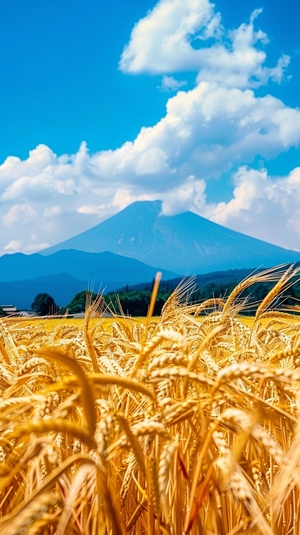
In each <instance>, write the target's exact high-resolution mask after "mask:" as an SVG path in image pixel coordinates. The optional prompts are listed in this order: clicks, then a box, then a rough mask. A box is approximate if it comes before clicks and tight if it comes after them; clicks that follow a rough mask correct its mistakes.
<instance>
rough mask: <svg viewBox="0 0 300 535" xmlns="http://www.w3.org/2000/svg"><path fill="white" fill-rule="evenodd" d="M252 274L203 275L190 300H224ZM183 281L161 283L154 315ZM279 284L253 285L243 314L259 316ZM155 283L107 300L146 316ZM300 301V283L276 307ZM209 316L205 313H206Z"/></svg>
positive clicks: (127, 289) (113, 305) (245, 295)
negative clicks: (213, 298) (256, 314)
mask: <svg viewBox="0 0 300 535" xmlns="http://www.w3.org/2000/svg"><path fill="white" fill-rule="evenodd" d="M249 274H250V270H229V271H224V272H217V273H209V274H207V275H199V276H197V277H196V278H195V290H194V291H193V292H192V294H191V297H190V301H191V302H194V303H201V302H203V301H205V300H206V299H210V298H212V297H216V298H219V297H221V298H222V297H223V298H225V299H226V297H228V295H229V294H230V293H231V291H232V290H233V289H234V288H235V287H236V285H237V284H238V283H239V282H240V281H241V280H243V279H244V278H246V277H247V276H248V275H249ZM180 281H181V279H173V280H168V281H161V284H160V288H159V293H158V297H157V301H156V305H155V309H154V315H159V314H160V312H161V309H162V307H163V305H164V303H165V302H166V300H167V299H168V297H169V296H170V295H171V294H172V292H173V291H174V290H175V288H176V286H178V284H179V283H180ZM274 284H275V283H271V282H270V283H257V284H253V285H251V287H250V288H248V289H247V290H246V291H244V292H243V293H242V294H241V295H240V299H245V298H246V299H247V307H246V308H244V310H243V314H245V313H248V314H249V315H252V314H255V311H256V308H257V305H258V303H260V302H261V301H262V300H263V299H264V297H265V296H266V295H267V294H268V293H269V291H270V290H271V289H272V288H273V286H274ZM152 285H153V282H152V283H147V284H144V285H142V284H139V285H137V286H132V287H129V286H128V285H127V286H126V287H125V288H122V289H120V290H119V291H117V292H110V293H108V294H107V295H106V296H104V299H105V301H106V303H107V304H108V305H109V306H110V307H111V308H112V310H114V311H115V312H117V313H119V312H120V310H119V302H120V303H121V307H122V310H123V312H124V313H125V314H129V315H131V316H145V315H146V314H147V310H148V305H149V302H150V297H151V291H152ZM299 302H300V282H296V280H295V284H294V285H293V286H292V287H291V288H288V289H287V290H285V291H284V292H283V294H282V295H281V296H279V297H277V298H276V302H275V303H273V306H276V307H277V308H281V309H285V308H286V306H287V305H288V306H291V305H299ZM204 313H205V312H204Z"/></svg>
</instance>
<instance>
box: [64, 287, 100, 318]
mask: <svg viewBox="0 0 300 535" xmlns="http://www.w3.org/2000/svg"><path fill="white" fill-rule="evenodd" d="M96 298H97V294H94V293H92V292H89V291H86V290H83V292H79V293H77V294H76V295H75V297H73V299H72V301H71V303H69V304H68V306H67V309H68V311H69V314H79V313H81V312H85V308H86V303H87V300H88V301H90V302H92V301H94V300H95V299H96Z"/></svg>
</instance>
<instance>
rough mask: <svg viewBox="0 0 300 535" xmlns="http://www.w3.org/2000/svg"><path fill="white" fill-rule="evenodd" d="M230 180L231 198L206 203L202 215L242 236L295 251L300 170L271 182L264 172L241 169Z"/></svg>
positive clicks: (299, 232) (299, 218)
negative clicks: (231, 180) (232, 184)
mask: <svg viewBox="0 0 300 535" xmlns="http://www.w3.org/2000/svg"><path fill="white" fill-rule="evenodd" d="M233 180H234V183H235V187H234V190H233V195H232V198H231V199H230V200H229V201H228V202H219V203H210V204H207V205H206V206H205V209H204V210H203V212H204V213H205V215H206V216H207V217H208V218H209V219H212V220H213V221H215V222H216V223H219V224H221V225H225V226H228V227H230V228H233V229H234V230H237V231H239V232H242V233H244V234H249V235H252V236H254V237H257V238H260V239H262V240H265V241H268V242H271V243H274V242H275V243H277V244H278V245H280V246H281V247H285V248H290V249H296V250H299V249H300V247H299V243H300V224H299V223H300V168H299V167H298V168H295V169H293V170H292V171H291V172H290V173H289V174H288V175H287V176H286V177H277V178H276V179H274V178H272V177H270V176H269V175H268V173H267V171H266V169H260V170H256V169H250V168H248V167H246V166H242V167H240V168H239V169H238V171H237V172H236V173H235V175H234V177H233Z"/></svg>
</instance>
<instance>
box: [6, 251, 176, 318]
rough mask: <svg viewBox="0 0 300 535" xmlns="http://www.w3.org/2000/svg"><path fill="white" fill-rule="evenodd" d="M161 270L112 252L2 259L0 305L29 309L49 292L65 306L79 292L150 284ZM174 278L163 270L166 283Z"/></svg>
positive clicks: (22, 255)
mask: <svg viewBox="0 0 300 535" xmlns="http://www.w3.org/2000/svg"><path fill="white" fill-rule="evenodd" d="M159 270H160V268H155V267H151V266H148V265H146V264H144V263H143V262H139V261H138V260H134V259H132V258H125V257H122V256H119V255H115V254H113V253H109V252H105V253H86V252H82V251H74V250H66V251H58V252H57V253H54V254H52V255H49V256H42V255H40V254H33V255H24V254H22V253H17V254H11V255H4V256H1V257H0V304H1V303H2V304H4V303H5V302H11V303H13V304H14V305H17V306H18V307H19V308H30V306H31V303H32V301H33V299H34V297H35V295H36V294H37V293H40V292H47V293H50V295H52V296H53V297H54V298H55V300H56V302H57V304H58V305H60V306H65V305H67V304H68V303H69V302H70V300H71V299H72V298H73V297H74V294H75V293H77V292H79V291H82V290H87V289H92V290H93V291H95V292H98V291H100V290H101V291H103V290H106V291H111V290H115V289H117V288H121V287H123V286H125V285H126V284H137V283H139V282H140V283H141V282H143V283H144V282H145V281H148V282H151V281H152V280H153V278H154V277H155V274H156V273H157V271H159ZM175 276H176V274H175V273H173V272H169V271H167V270H163V277H164V278H165V279H167V278H173V277H175Z"/></svg>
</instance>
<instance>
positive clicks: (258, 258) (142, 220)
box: [41, 201, 300, 275]
mask: <svg viewBox="0 0 300 535" xmlns="http://www.w3.org/2000/svg"><path fill="white" fill-rule="evenodd" d="M160 212H161V202H160V201H144V202H135V203H133V204H131V205H130V206H128V207H127V208H125V209H124V210H122V211H121V212H119V213H118V214H116V215H114V216H112V217H110V218H109V219H107V220H105V221H103V222H102V223H100V224H98V225H96V226H94V227H93V228H91V229H90V230H87V231H85V232H83V233H81V234H79V235H77V236H74V237H73V238H71V239H69V240H66V241H64V242H62V243H60V244H58V245H56V246H54V247H51V248H48V249H45V250H44V251H42V252H41V254H42V255H49V254H53V253H55V252H58V251H62V250H67V249H76V250H79V251H89V252H102V251H111V252H113V253H115V254H118V255H122V256H125V257H129V258H134V259H136V260H139V261H141V262H145V263H146V264H148V265H150V266H157V265H159V266H160V267H161V268H164V269H167V270H170V271H173V272H175V273H178V274H179V275H184V274H186V273H189V274H190V275H193V274H200V273H208V272H211V271H218V270H222V271H223V270H228V269H235V268H256V267H263V268H266V267H271V266H275V265H278V264H282V263H287V262H297V261H299V260H300V252H296V251H291V250H287V249H283V248H281V247H277V246H275V245H271V244H269V243H266V242H263V241H261V240H257V239H255V238H251V237H250V236H246V235H244V234H241V233H239V232H235V231H233V230H229V229H227V228H225V227H223V226H221V225H217V224H216V223H213V222H211V221H208V220H207V219H204V218H203V217H200V216H198V215H196V214H194V213H192V212H185V213H182V214H179V215H175V216H161V215H160Z"/></svg>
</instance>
